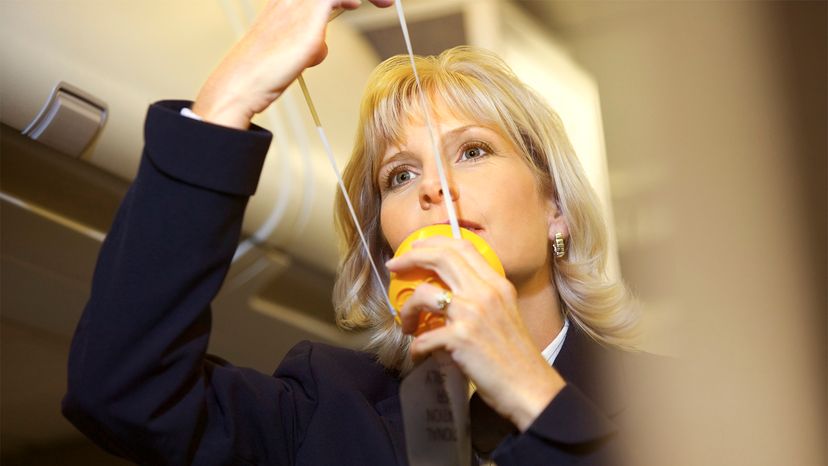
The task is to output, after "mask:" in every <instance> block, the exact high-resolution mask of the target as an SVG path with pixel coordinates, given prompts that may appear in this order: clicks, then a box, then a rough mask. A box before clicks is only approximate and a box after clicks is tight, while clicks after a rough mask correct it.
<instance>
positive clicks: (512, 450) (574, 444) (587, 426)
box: [492, 384, 618, 465]
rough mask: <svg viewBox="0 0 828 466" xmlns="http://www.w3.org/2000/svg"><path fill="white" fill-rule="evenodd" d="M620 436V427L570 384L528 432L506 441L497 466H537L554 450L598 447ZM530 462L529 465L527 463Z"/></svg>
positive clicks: (497, 452) (495, 455)
mask: <svg viewBox="0 0 828 466" xmlns="http://www.w3.org/2000/svg"><path fill="white" fill-rule="evenodd" d="M617 432H618V427H617V425H616V424H615V423H614V422H613V421H612V420H610V419H609V418H608V417H607V416H606V415H605V414H604V413H603V412H601V410H600V409H599V408H598V407H597V406H596V405H595V404H594V403H593V402H592V401H590V400H589V399H588V398H587V397H586V396H585V395H584V394H583V393H581V391H580V390H579V389H578V388H577V387H575V386H573V385H571V384H567V385H566V386H565V387H564V388H563V390H561V392H560V393H558V395H557V396H555V398H554V399H553V400H552V401H551V402H550V403H549V405H548V406H547V407H546V409H545V410H544V411H543V412H542V413H541V414H540V416H538V418H537V419H535V422H533V423H532V425H530V426H529V429H527V430H526V431H525V432H523V433H522V434H519V435H512V436H509V437H507V438H506V440H504V441H503V442H502V443H501V444H500V445H499V446H498V447H497V449H495V451H494V452H493V455H492V458H493V459H494V460H495V462H496V463H497V464H504V465H511V464H535V463H534V460H533V458H534V459H537V458H541V457H544V458H545V457H548V453H546V452H549V451H550V450H549V449H553V450H558V451H560V452H564V451H572V450H579V449H580V446H585V445H589V446H595V445H599V444H601V443H602V442H603V441H605V440H607V439H609V438H610V437H612V436H613V435H615V434H616V433H617ZM527 462H528V463H527Z"/></svg>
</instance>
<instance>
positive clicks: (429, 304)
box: [63, 0, 634, 465]
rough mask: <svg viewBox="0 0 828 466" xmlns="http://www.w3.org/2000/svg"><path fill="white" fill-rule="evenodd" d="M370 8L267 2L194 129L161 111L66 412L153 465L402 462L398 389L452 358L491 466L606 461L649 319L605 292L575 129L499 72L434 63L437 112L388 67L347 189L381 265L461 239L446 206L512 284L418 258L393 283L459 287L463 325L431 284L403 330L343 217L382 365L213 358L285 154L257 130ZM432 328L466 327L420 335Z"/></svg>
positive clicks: (342, 310)
mask: <svg viewBox="0 0 828 466" xmlns="http://www.w3.org/2000/svg"><path fill="white" fill-rule="evenodd" d="M372 3H375V4H376V5H377V6H388V4H389V3H390V1H389V0H372ZM357 5H358V2H357V1H334V0H325V1H321V0H309V1H293V2H289V1H271V2H269V3H268V4H267V6H266V7H265V9H264V11H263V12H262V13H261V15H260V16H259V18H258V19H257V21H256V22H255V24H254V25H253V27H252V28H251V30H250V31H249V33H248V34H247V35H246V36H245V37H244V38H243V39H242V40H241V41H240V42H239V43H238V44H237V45H236V47H234V49H233V50H232V51H231V52H230V54H229V55H228V56H227V57H226V58H225V60H224V61H223V62H222V64H221V65H220V66H219V67H218V68H217V69H216V71H215V72H214V73H213V74H212V75H211V76H210V77H209V79H208V80H207V82H206V84H205V85H204V87H203V89H202V91H201V92H200V93H199V95H198V98H197V99H196V101H195V102H194V103H193V104H192V106H191V108H190V103H189V102H184V101H164V102H159V103H157V104H154V105H153V106H151V107H150V110H149V113H148V116H147V124H146V146H145V150H144V155H143V158H142V163H141V167H140V170H139V173H138V175H137V177H136V179H135V182H134V184H133V186H132V188H131V189H130V191H129V193H128V195H127V197H126V199H125V200H124V202H123V205H122V207H121V209H120V211H119V213H118V216H117V218H116V220H115V223H114V225H113V227H112V229H111V232H110V234H109V235H108V236H107V240H106V242H105V244H104V246H103V248H102V251H101V256H100V259H99V263H98V267H97V270H96V273H95V277H94V283H93V289H92V295H91V298H90V301H89V303H88V305H87V307H86V309H85V311H84V315H83V317H82V320H81V322H80V324H79V326H78V329H77V333H76V335H75V338H74V340H73V345H72V350H71V355H70V362H69V389H68V393H67V395H66V398H65V399H64V405H63V408H64V413H65V415H66V416H67V417H68V418H69V419H70V420H71V421H72V422H74V423H75V425H76V426H77V427H78V428H79V429H80V430H82V431H83V432H84V433H86V434H87V435H88V436H90V437H91V438H92V439H94V440H95V441H96V442H98V443H99V444H100V445H101V446H102V447H104V448H106V449H108V450H109V451H112V452H114V453H116V454H118V455H121V456H124V457H127V458H130V459H132V460H133V461H136V462H139V463H142V464H279V465H281V464H284V465H288V464H308V465H324V464H338V465H385V464H405V463H406V454H405V445H404V437H403V432H402V430H401V429H402V424H401V419H400V416H401V413H400V403H399V397H398V390H399V383H400V380H401V378H402V377H403V376H404V375H405V373H406V372H407V371H408V370H410V368H411V367H412V360H415V359H417V358H419V357H423V356H425V355H427V354H429V353H431V352H433V351H435V350H446V351H447V352H448V353H449V354H450V355H451V357H452V358H453V359H454V361H455V362H456V363H457V364H458V366H459V367H460V368H461V370H462V371H463V372H464V373H465V374H466V375H467V376H468V377H469V378H470V379H471V380H472V381H473V382H474V384H475V385H476V387H477V395H476V397H475V399H474V401H473V404H475V406H476V409H474V413H473V419H472V430H473V432H475V433H476V434H480V435H476V438H475V440H474V445H475V450H476V455H475V458H476V460H477V461H483V460H487V459H491V460H492V461H494V462H496V463H497V464H499V465H512V464H514V465H518V464H526V465H529V464H533V465H534V464H574V463H578V464H583V463H584V462H588V463H602V462H611V460H612V455H611V450H612V447H613V446H614V444H615V443H616V441H615V440H616V438H617V429H618V426H617V423H616V422H614V419H613V418H614V417H615V415H616V414H617V413H618V412H620V409H621V405H620V404H619V402H618V400H617V397H616V396H614V395H615V394H614V391H607V390H604V388H605V387H606V386H607V385H608V384H615V383H616V382H615V379H611V378H609V377H613V375H612V374H614V373H615V370H616V369H618V368H620V367H621V359H622V358H623V357H624V354H625V353H624V352H622V351H621V350H620V348H622V347H624V346H625V345H626V343H627V341H628V340H627V337H628V335H629V331H630V329H631V327H632V325H633V323H634V318H633V314H632V313H631V311H630V308H629V306H628V304H627V301H628V299H627V295H626V291H625V289H624V287H623V286H621V285H620V284H617V283H613V282H611V281H609V280H608V279H607V278H606V276H605V274H604V264H605V256H606V244H607V241H606V233H605V231H604V227H603V224H602V222H601V219H600V216H599V214H598V208H597V204H596V199H595V196H594V195H593V193H592V191H591V189H590V187H589V185H588V183H587V181H586V178H585V177H584V175H583V172H582V170H581V168H580V166H579V164H578V162H577V159H576V157H575V155H574V153H573V151H572V149H571V147H570V145H569V143H568V141H567V138H566V135H565V134H564V131H563V129H562V126H561V123H560V121H559V120H558V118H557V117H556V115H555V114H554V112H552V111H551V110H550V109H549V108H548V107H547V106H546V105H545V104H544V103H543V102H542V101H541V99H540V98H538V97H537V96H536V95H535V94H534V93H533V92H532V91H531V90H529V89H527V88H526V87H525V86H524V85H523V84H522V83H521V82H520V81H519V80H518V79H517V78H516V77H515V76H514V75H513V74H512V73H511V71H510V70H509V69H508V68H507V67H506V65H504V64H503V63H502V62H501V61H500V60H499V59H498V58H497V57H495V56H494V55H492V54H490V53H487V52H483V51H479V50H474V49H470V48H458V49H453V50H449V51H447V52H445V53H443V54H441V55H440V56H438V57H428V58H419V59H418V62H417V68H418V70H419V72H420V73H421V75H422V77H423V89H424V92H425V94H426V97H427V98H428V101H429V105H428V108H423V107H422V106H421V104H420V102H421V100H420V96H419V94H418V90H417V88H416V86H415V85H414V82H413V76H412V70H411V67H410V65H409V63H408V62H407V58H400V57H397V58H392V59H389V60H388V61H386V62H384V63H383V64H381V65H380V66H379V67H378V68H377V70H376V71H375V72H374V74H373V75H372V76H371V78H370V79H369V84H368V88H367V91H366V94H365V97H364V100H363V104H362V109H361V114H360V122H359V128H360V129H359V133H358V135H357V140H356V142H355V146H354V152H353V155H352V159H351V162H350V163H349V165H348V167H347V169H346V172H345V182H346V185H347V188H348V191H349V194H350V197H351V198H352V199H353V200H354V201H355V203H356V211H357V214H358V217H359V220H360V223H361V224H362V225H363V226H364V227H365V233H366V235H367V237H368V238H369V241H370V243H371V248H372V251H371V254H372V256H373V257H374V258H375V259H377V260H379V261H387V260H389V259H390V258H391V256H392V253H393V251H394V250H395V249H396V247H397V246H399V244H400V243H401V242H402V240H403V239H404V238H405V237H406V236H407V235H408V234H410V233H411V232H413V231H415V230H417V229H419V228H421V227H424V226H427V225H433V224H440V223H446V222H447V219H448V217H447V213H446V202H447V197H448V196H451V197H452V199H453V202H454V203H455V205H456V207H457V211H458V216H459V217H460V219H461V220H460V221H461V226H464V227H466V228H468V229H470V230H472V231H474V232H475V233H477V234H478V235H480V236H481V237H483V238H484V239H485V240H486V241H487V242H488V243H489V244H490V245H491V246H492V248H493V249H494V250H495V252H496V253H497V255H498V257H499V258H500V260H501V261H502V263H503V266H504V269H505V271H506V276H505V277H502V276H500V275H498V274H497V273H495V272H494V271H493V270H492V269H491V268H490V267H489V266H488V265H487V264H486V263H485V261H484V260H483V258H482V257H481V256H480V254H479V253H477V251H476V250H475V249H474V248H473V247H471V246H470V245H469V243H467V242H466V241H463V240H455V239H450V238H446V237H435V238H430V239H427V240H424V241H421V242H419V243H417V244H416V245H415V247H414V248H413V249H412V250H411V251H410V252H409V253H407V254H405V255H403V256H401V257H399V258H396V259H394V260H390V261H388V262H387V263H386V266H387V270H386V269H385V268H383V273H385V274H386V277H385V278H386V279H387V275H388V272H389V271H391V272H402V271H405V270H409V269H413V268H425V269H430V270H432V271H434V272H435V273H436V274H438V275H439V276H440V278H441V279H442V280H443V281H444V282H445V283H446V284H447V285H448V286H449V287H450V289H451V295H450V297H451V299H450V304H448V305H446V304H447V302H446V301H447V297H448V295H446V294H445V292H444V291H443V290H441V289H438V288H436V287H433V286H431V285H427V284H425V285H421V286H420V287H418V288H417V290H416V291H415V293H414V295H413V296H412V297H411V299H409V301H408V302H407V303H406V304H405V305H404V306H403V308H402V309H401V310H400V313H401V316H402V320H403V325H402V326H399V325H397V324H396V323H395V322H394V321H393V318H392V317H391V316H390V314H389V313H388V310H387V309H386V306H385V304H384V302H385V300H384V298H383V293H384V291H383V287H382V286H380V285H379V284H377V283H376V282H375V281H374V280H372V277H371V274H370V271H369V264H368V259H367V257H366V255H365V253H364V251H362V250H361V246H360V244H359V242H358V239H357V237H356V230H355V227H354V225H353V224H352V223H351V221H350V219H349V218H348V217H347V216H346V215H345V211H344V207H343V199H341V198H340V199H338V200H337V203H338V208H337V225H338V227H339V230H340V232H341V236H342V240H343V243H344V245H345V254H344V257H343V259H342V265H341V269H340V274H339V277H338V280H337V283H336V290H335V301H336V303H335V304H336V308H337V320H338V322H339V324H340V325H342V326H344V327H346V328H351V329H362V330H367V331H368V332H370V333H371V335H372V339H371V343H370V345H369V347H368V348H366V350H365V351H363V352H355V351H351V350H345V349H339V348H334V347H330V346H327V345H323V344H318V343H307V342H304V343H301V344H299V345H297V346H296V347H295V348H294V349H293V350H291V352H290V353H289V354H288V356H287V357H286V358H285V359H284V360H283V361H282V363H281V365H280V366H279V368H278V369H277V371H276V372H275V373H274V374H273V375H272V376H270V375H265V374H261V373H258V372H256V371H253V370H249V369H244V368H239V367H235V366H232V365H230V364H229V363H227V362H224V361H222V360H219V359H217V358H214V357H211V356H208V355H206V354H205V350H206V346H207V340H208V338H209V332H210V301H211V300H212V298H213V297H214V296H215V294H216V293H217V292H218V289H219V288H220V286H221V283H222V280H223V278H224V276H225V273H226V271H227V269H228V267H229V264H230V260H231V257H232V255H233V251H234V247H235V245H236V244H237V241H238V237H239V232H240V229H241V221H242V216H243V212H244V208H245V205H246V203H247V200H248V197H249V196H250V195H251V194H252V193H253V192H254V190H255V188H256V184H257V181H258V176H259V171H260V170H261V166H262V163H263V158H264V156H265V153H266V152H267V148H268V145H269V143H270V134H269V133H267V132H266V131H265V130H263V129H261V128H259V127H256V126H254V125H251V124H250V118H251V117H252V116H253V115H255V114H257V113H259V112H261V111H263V110H264V109H265V108H267V107H268V106H269V105H270V104H271V103H272V102H273V101H274V100H275V99H276V98H278V97H279V95H280V94H281V92H282V91H284V89H285V88H286V87H287V86H288V85H289V84H290V83H291V82H292V81H293V80H294V79H295V78H296V77H297V76H298V74H299V73H301V71H302V70H303V69H305V68H306V67H308V66H311V65H314V64H316V63H319V62H320V61H321V60H323V59H324V56H325V51H326V48H325V44H324V31H325V24H326V19H327V17H328V14H329V13H330V11H331V9H332V8H334V7H345V8H355V7H356V6H357ZM425 112H430V113H429V115H430V116H431V117H432V120H433V123H434V129H435V132H436V135H437V138H438V140H439V144H440V145H441V147H442V151H443V154H444V157H445V164H446V167H447V168H448V170H447V171H448V173H449V176H448V178H449V182H450V189H449V191H450V192H449V193H445V192H443V191H442V189H441V188H440V183H439V181H438V177H437V167H436V165H435V162H434V160H435V159H434V157H433V154H432V152H431V146H430V143H429V134H428V129H427V128H426V125H425ZM199 119H200V120H203V121H198V120H199ZM380 264H382V262H380ZM424 311H432V312H440V313H443V314H445V316H446V318H447V323H446V325H445V326H444V327H442V328H439V329H435V330H431V331H429V332H426V333H424V334H422V335H420V336H418V337H417V338H413V337H412V336H411V333H412V332H413V331H414V329H415V327H416V322H417V320H418V316H419V314H420V313H421V312H424ZM604 369H608V370H604Z"/></svg>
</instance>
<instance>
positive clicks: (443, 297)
mask: <svg viewBox="0 0 828 466" xmlns="http://www.w3.org/2000/svg"><path fill="white" fill-rule="evenodd" d="M449 304H451V291H444V292H442V293H440V295H439V296H437V309H439V310H441V311H443V310H445V309H446V308H447V307H448V305H449Z"/></svg>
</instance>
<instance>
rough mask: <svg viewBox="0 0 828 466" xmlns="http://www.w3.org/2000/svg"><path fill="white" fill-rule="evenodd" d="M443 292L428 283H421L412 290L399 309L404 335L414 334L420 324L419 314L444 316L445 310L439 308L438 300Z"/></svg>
mask: <svg viewBox="0 0 828 466" xmlns="http://www.w3.org/2000/svg"><path fill="white" fill-rule="evenodd" d="M444 293H445V291H444V290H443V289H442V288H440V287H438V286H434V285H432V284H430V283H423V284H421V285H419V286H417V288H416V289H415V290H414V293H413V294H412V295H411V297H410V298H408V301H406V302H405V304H404V305H403V307H402V309H400V320H401V321H402V330H403V332H404V333H406V334H411V333H414V332H415V331H416V330H417V328H418V326H419V324H420V313H421V312H435V313H440V314H445V312H446V309H441V308H440V298H441V297H443V296H444Z"/></svg>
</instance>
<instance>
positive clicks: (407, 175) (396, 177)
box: [389, 170, 415, 187]
mask: <svg viewBox="0 0 828 466" xmlns="http://www.w3.org/2000/svg"><path fill="white" fill-rule="evenodd" d="M414 176H415V175H414V173H413V172H412V171H411V170H400V171H397V172H396V173H393V174H392V175H391V179H390V182H389V186H391V187H394V186H399V185H401V184H405V183H408V182H409V181H411V180H413V179H414Z"/></svg>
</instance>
